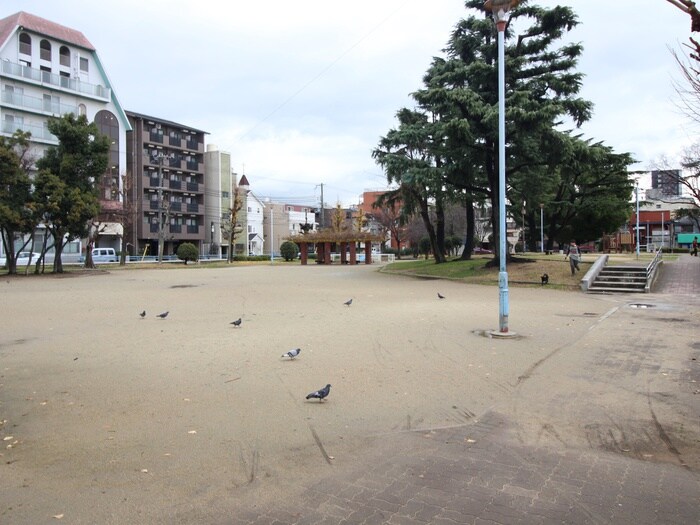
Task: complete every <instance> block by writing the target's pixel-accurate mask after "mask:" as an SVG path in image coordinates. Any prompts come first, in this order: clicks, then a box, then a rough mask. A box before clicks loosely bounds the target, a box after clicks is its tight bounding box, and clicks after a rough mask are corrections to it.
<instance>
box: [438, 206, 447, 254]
mask: <svg viewBox="0 0 700 525" xmlns="http://www.w3.org/2000/svg"><path fill="white" fill-rule="evenodd" d="M435 229H436V232H435V241H436V248H437V250H436V256H435V262H438V263H443V262H445V261H446V260H447V259H446V258H445V252H446V250H445V208H444V206H443V202H442V199H438V200H437V202H436V203H435ZM437 253H439V254H440V260H439V261H438V257H437Z"/></svg>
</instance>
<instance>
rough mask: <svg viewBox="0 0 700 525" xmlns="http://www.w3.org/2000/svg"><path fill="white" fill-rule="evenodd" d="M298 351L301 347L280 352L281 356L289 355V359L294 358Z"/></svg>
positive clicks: (299, 351)
mask: <svg viewBox="0 0 700 525" xmlns="http://www.w3.org/2000/svg"><path fill="white" fill-rule="evenodd" d="M300 353H301V348H295V349H294V350H290V351H289V352H286V353H284V354H282V357H289V358H290V359H294V358H295V357H296V356H298V355H299V354H300Z"/></svg>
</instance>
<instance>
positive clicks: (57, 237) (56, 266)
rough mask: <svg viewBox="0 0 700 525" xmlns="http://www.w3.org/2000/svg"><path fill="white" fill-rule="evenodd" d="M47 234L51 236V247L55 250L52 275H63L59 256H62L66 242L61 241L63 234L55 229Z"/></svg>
mask: <svg viewBox="0 0 700 525" xmlns="http://www.w3.org/2000/svg"><path fill="white" fill-rule="evenodd" d="M49 232H50V233H51V235H52V236H53V239H54V241H53V243H54V244H53V245H54V247H55V248H56V253H55V255H54V259H53V271H54V273H63V261H62V260H61V255H62V254H63V247H64V246H65V245H66V244H65V243H66V241H64V239H63V237H64V236H65V232H64V231H59V230H55V229H49Z"/></svg>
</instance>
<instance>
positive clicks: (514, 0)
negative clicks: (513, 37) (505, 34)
mask: <svg viewBox="0 0 700 525" xmlns="http://www.w3.org/2000/svg"><path fill="white" fill-rule="evenodd" d="M519 3H520V0H486V2H484V10H486V11H491V12H492V13H493V17H494V19H495V20H496V23H497V24H498V23H502V24H503V26H504V29H505V22H506V20H507V16H506V14H507V13H508V10H510V9H513V8H514V7H516V6H517V5H518V4H519ZM500 30H501V29H500V28H499V31H500Z"/></svg>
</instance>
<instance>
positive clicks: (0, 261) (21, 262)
mask: <svg viewBox="0 0 700 525" xmlns="http://www.w3.org/2000/svg"><path fill="white" fill-rule="evenodd" d="M40 256H41V254H39V253H36V252H19V254H18V255H17V266H18V267H19V266H27V265H28V264H30V262H31V263H35V262H37V261H38V260H39V257H40ZM6 264H7V258H6V257H0V266H5V265H6Z"/></svg>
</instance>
